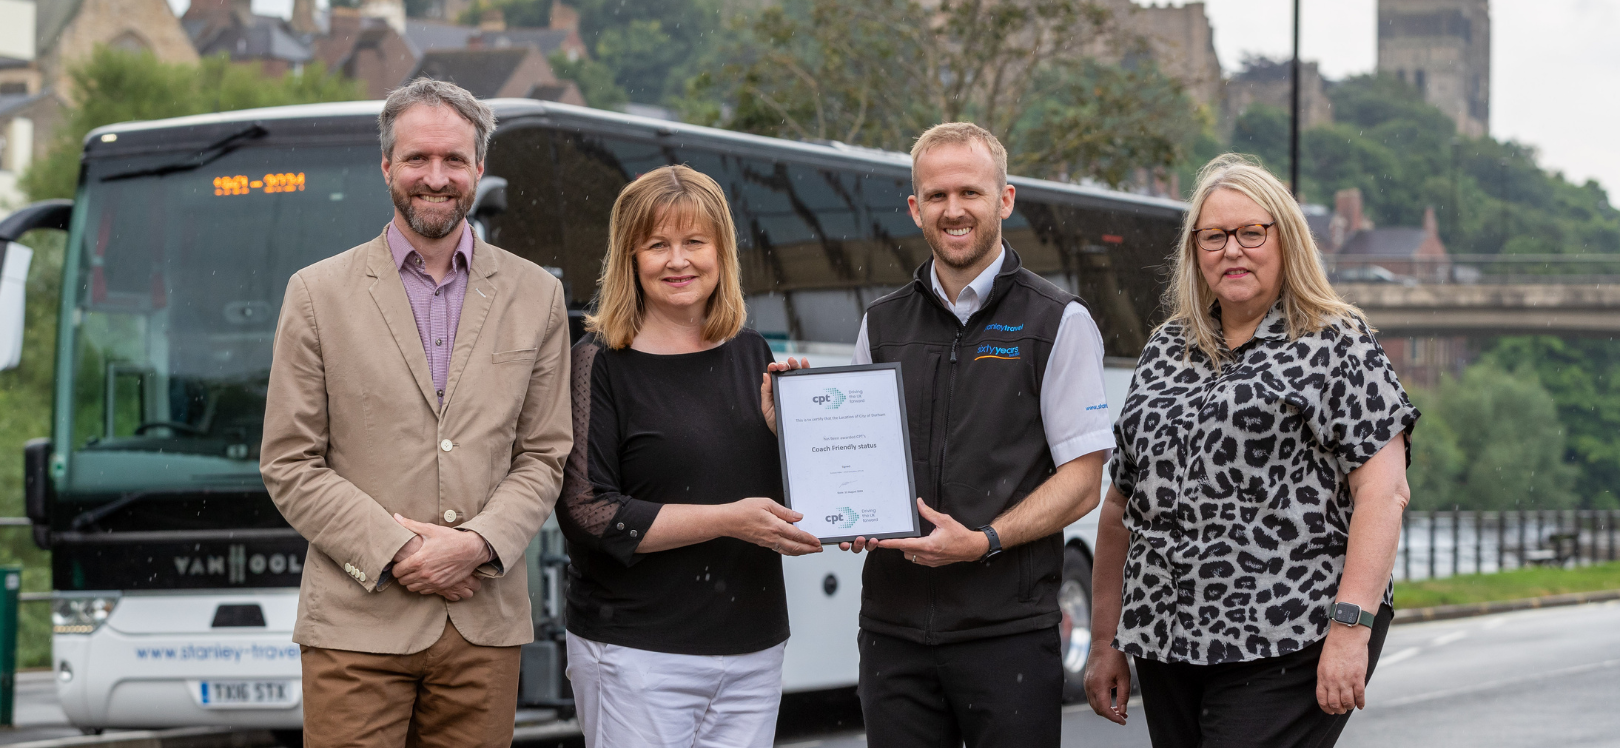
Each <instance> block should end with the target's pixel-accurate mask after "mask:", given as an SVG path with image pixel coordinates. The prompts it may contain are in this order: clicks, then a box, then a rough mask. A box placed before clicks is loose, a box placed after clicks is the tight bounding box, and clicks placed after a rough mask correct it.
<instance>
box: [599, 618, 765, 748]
mask: <svg viewBox="0 0 1620 748" xmlns="http://www.w3.org/2000/svg"><path fill="white" fill-rule="evenodd" d="M786 649H787V643H786V642H783V643H781V644H778V645H776V646H774V647H771V648H770V649H765V650H761V651H758V652H752V653H749V654H744V655H722V656H707V655H679V654H665V653H663V652H649V651H647V650H644V649H631V648H629V647H621V646H618V645H614V644H601V643H599V642H594V641H591V640H589V639H581V638H580V637H577V636H574V635H573V634H572V633H569V634H568V680H569V681H570V682H572V683H573V687H574V706H575V708H576V710H577V711H578V713H579V724H580V727H581V729H582V731H583V732H584V733H585V745H586V748H632V747H635V748H640V747H641V746H647V747H648V748H770V746H771V743H772V742H773V740H774V739H775V736H776V710H777V708H778V707H779V706H780V705H781V701H782V654H783V652H785V651H786Z"/></svg>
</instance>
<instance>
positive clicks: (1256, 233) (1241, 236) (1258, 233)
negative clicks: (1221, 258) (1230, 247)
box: [1193, 221, 1277, 252]
mask: <svg viewBox="0 0 1620 748" xmlns="http://www.w3.org/2000/svg"><path fill="white" fill-rule="evenodd" d="M1276 225H1277V222H1276V221H1272V222H1271V223H1251V224H1249V225H1247V226H1239V227H1237V228H1235V229H1232V230H1231V231H1227V230H1226V229H1198V230H1197V231H1194V232H1193V242H1194V243H1195V244H1197V245H1198V248H1199V249H1202V250H1204V251H1205V252H1219V251H1221V250H1223V249H1226V237H1228V236H1235V237H1237V243H1238V246H1239V247H1242V248H1244V249H1254V248H1256V247H1259V246H1260V245H1262V244H1265V243H1266V230H1267V229H1269V228H1271V227H1272V226H1276Z"/></svg>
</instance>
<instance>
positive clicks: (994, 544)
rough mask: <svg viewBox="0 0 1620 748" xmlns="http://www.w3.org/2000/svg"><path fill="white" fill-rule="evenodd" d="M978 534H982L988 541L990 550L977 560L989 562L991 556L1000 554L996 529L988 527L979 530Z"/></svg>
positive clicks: (999, 540) (999, 542)
mask: <svg viewBox="0 0 1620 748" xmlns="http://www.w3.org/2000/svg"><path fill="white" fill-rule="evenodd" d="M979 532H982V533H984V536H985V537H986V538H989V540H990V550H988V551H985V552H984V555H983V556H980V557H979V560H980V561H989V560H990V557H991V556H994V555H996V554H997V553H1000V552H1001V538H1000V537H998V536H997V535H996V528H994V527H991V526H989V525H985V526H984V527H981V528H979Z"/></svg>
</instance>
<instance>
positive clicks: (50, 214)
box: [0, 200, 73, 242]
mask: <svg viewBox="0 0 1620 748" xmlns="http://www.w3.org/2000/svg"><path fill="white" fill-rule="evenodd" d="M72 219H73V201H72V200H41V201H39V202H37V203H34V204H33V205H30V206H28V207H26V208H23V209H22V210H19V211H17V212H15V213H12V214H11V215H9V216H6V218H5V220H3V221H0V242H14V241H17V240H18V239H20V238H22V235H23V234H26V233H28V232H30V231H33V230H34V229H58V230H61V231H67V229H68V222H69V221H71V220H72Z"/></svg>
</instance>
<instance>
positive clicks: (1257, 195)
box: [1161, 153, 1371, 369]
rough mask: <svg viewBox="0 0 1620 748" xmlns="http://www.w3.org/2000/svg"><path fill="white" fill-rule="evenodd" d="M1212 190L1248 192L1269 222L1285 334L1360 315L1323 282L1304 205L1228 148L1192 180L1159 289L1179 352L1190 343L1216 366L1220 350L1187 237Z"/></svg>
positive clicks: (1208, 292)
mask: <svg viewBox="0 0 1620 748" xmlns="http://www.w3.org/2000/svg"><path fill="white" fill-rule="evenodd" d="M1216 190H1232V191H1233V192H1236V193H1238V194H1240V195H1243V196H1244V197H1247V198H1249V199H1250V200H1253V201H1254V202H1255V203H1257V204H1258V205H1259V206H1260V207H1261V208H1263V209H1264V210H1265V211H1266V212H1267V213H1270V214H1271V217H1272V220H1274V221H1276V222H1277V246H1278V247H1279V248H1280V250H1281V252H1280V255H1281V258H1282V276H1283V282H1282V302H1283V314H1284V316H1285V317H1286V318H1287V320H1288V339H1289V340H1298V339H1299V337H1300V336H1301V335H1304V334H1306V333H1312V332H1317V331H1319V330H1321V329H1322V328H1324V327H1326V326H1328V325H1330V324H1332V323H1333V322H1335V321H1338V320H1344V321H1352V320H1357V321H1360V322H1362V323H1363V324H1365V323H1366V321H1367V320H1366V317H1365V316H1364V315H1363V314H1362V313H1361V310H1360V309H1357V308H1356V307H1355V305H1353V304H1351V303H1349V302H1347V301H1345V300H1344V299H1342V298H1340V297H1339V293H1338V292H1337V291H1335V290H1333V285H1332V284H1330V283H1329V282H1328V278H1327V273H1326V272H1324V271H1323V270H1322V260H1321V250H1319V249H1318V248H1317V246H1316V240H1315V239H1313V238H1312V237H1311V230H1310V227H1309V226H1308V225H1307V224H1306V223H1305V213H1304V212H1303V211H1301V210H1300V209H1299V203H1297V202H1295V201H1294V197H1293V195H1291V194H1289V192H1288V188H1287V187H1284V186H1283V184H1282V182H1279V181H1277V178H1276V177H1274V176H1272V175H1271V172H1269V171H1266V170H1265V169H1264V168H1262V167H1261V166H1260V165H1259V164H1258V163H1257V162H1255V161H1254V160H1253V159H1251V158H1250V157H1248V156H1244V155H1241V154H1236V153H1228V154H1225V155H1222V156H1217V157H1215V159H1214V160H1212V161H1210V162H1209V163H1208V164H1205V165H1204V168H1203V169H1200V170H1199V172H1198V186H1197V188H1195V189H1194V190H1193V196H1192V200H1191V205H1189V206H1188V208H1187V217H1186V220H1185V221H1183V223H1182V226H1181V245H1180V251H1178V252H1177V253H1176V256H1175V263H1174V265H1173V269H1172V271H1171V277H1170V287H1169V288H1167V289H1165V293H1164V306H1165V308H1166V309H1169V310H1171V312H1170V317H1169V318H1168V319H1166V320H1165V321H1164V324H1166V325H1168V324H1171V323H1175V324H1178V325H1181V327H1182V330H1183V336H1184V337H1185V338H1186V339H1187V341H1188V342H1189V343H1191V344H1192V345H1190V346H1188V349H1187V355H1190V354H1191V351H1192V347H1194V346H1196V347H1197V348H1198V350H1200V351H1203V352H1204V355H1206V356H1209V358H1210V361H1211V362H1213V364H1214V366H1215V368H1216V369H1219V368H1220V366H1221V363H1222V360H1223V358H1224V356H1223V355H1222V353H1221V339H1222V335H1221V330H1220V326H1219V325H1218V324H1217V323H1216V322H1215V318H1214V317H1213V316H1212V315H1211V314H1210V310H1211V308H1212V307H1213V306H1214V305H1215V303H1216V298H1215V292H1214V291H1213V290H1212V289H1210V287H1209V284H1208V283H1206V282H1205V281H1204V274H1203V273H1201V272H1199V270H1198V253H1199V252H1201V251H1203V250H1200V249H1198V247H1197V245H1196V243H1195V240H1194V237H1193V234H1194V232H1196V231H1197V229H1198V217H1199V214H1200V213H1202V212H1203V211H1204V201H1205V200H1207V199H1209V196H1210V195H1211V194H1214V192H1215V191H1216ZM1161 327H1162V325H1161ZM1369 329H1371V328H1370V326H1369Z"/></svg>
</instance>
